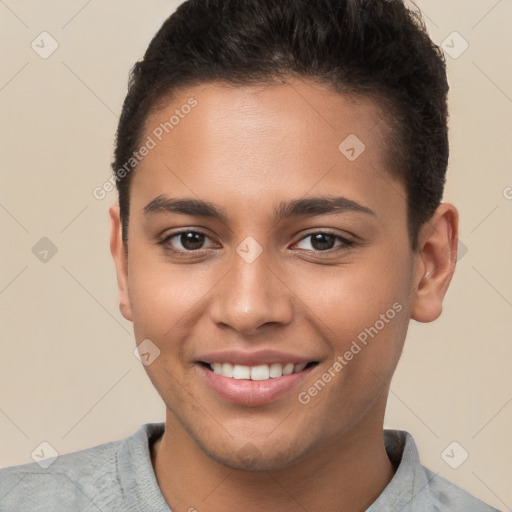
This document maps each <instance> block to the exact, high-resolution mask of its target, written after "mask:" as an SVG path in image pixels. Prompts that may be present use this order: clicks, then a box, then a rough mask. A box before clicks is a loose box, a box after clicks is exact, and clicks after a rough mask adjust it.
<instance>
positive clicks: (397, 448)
mask: <svg viewBox="0 0 512 512" xmlns="http://www.w3.org/2000/svg"><path fill="white" fill-rule="evenodd" d="M384 443H385V446H386V452H387V454H388V457H389V459H390V460H391V462H392V463H393V465H394V466H395V468H396V471H395V475H394V476H393V478H392V480H391V482H390V483H389V484H388V486H387V487H386V488H385V489H384V492H383V493H382V494H381V496H380V497H379V498H378V500H377V501H376V502H375V503H374V504H373V505H372V506H371V507H370V508H369V509H368V512H380V511H382V510H395V509H396V510H401V511H402V512H469V511H471V512H499V511H498V510H497V509H495V508H493V507H491V506H489V505H486V504H485V503H484V502H483V501H480V500H479V499H478V498H476V497H475V496H473V495H472V494H470V493H469V492H467V491H465V490H464V489H462V488H461V487H459V486H457V485H455V484H454V483H452V482H450V481H449V480H447V479H446V478H443V477H442V476H440V475H439V474H437V473H434V472H433V471H431V470H430V469H428V468H427V467H425V466H423V465H422V464H421V462H420V456H419V452H418V449H417V447H416V443H415V441H414V439H413V437H412V435H411V434H410V433H409V432H406V431H403V430H385V431H384Z"/></svg>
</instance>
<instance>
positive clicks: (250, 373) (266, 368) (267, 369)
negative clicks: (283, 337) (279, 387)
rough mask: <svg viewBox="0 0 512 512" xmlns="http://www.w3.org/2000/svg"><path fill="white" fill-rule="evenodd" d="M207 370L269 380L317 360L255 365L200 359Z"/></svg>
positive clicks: (288, 373) (240, 378)
mask: <svg viewBox="0 0 512 512" xmlns="http://www.w3.org/2000/svg"><path fill="white" fill-rule="evenodd" d="M200 364H201V365H203V366H204V367H205V368H207V369H208V370H210V371H212V372H213V373H215V374H217V375H222V376H223V377H228V378H231V379H236V380H269V379H276V378H279V377H283V376H286V375H291V374H294V373H300V372H302V371H303V370H306V369H308V368H311V367H313V366H316V365H317V364H318V361H311V362H309V363H300V364H293V363H287V364H281V363H272V364H260V365H257V366H244V365H241V364H231V363H207V362H204V361H200Z"/></svg>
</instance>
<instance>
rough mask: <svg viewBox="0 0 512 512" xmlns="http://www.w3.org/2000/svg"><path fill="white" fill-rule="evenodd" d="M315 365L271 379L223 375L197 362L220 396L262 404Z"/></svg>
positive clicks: (230, 399) (285, 390) (299, 380)
mask: <svg viewBox="0 0 512 512" xmlns="http://www.w3.org/2000/svg"><path fill="white" fill-rule="evenodd" d="M316 366H317V365H313V366H310V367H309V368H306V369H304V370H302V371H301V372H299V373H292V374H290V375H283V376H282V377H276V378H273V379H272V378H271V379H267V380H249V379H233V378H231V377H224V376H223V375H219V374H218V373H215V372H213V371H212V370H209V369H208V368H206V367H205V366H203V365H202V364H198V367H199V370H200V373H201V374H202V375H203V377H204V378H205V379H206V382H207V383H208V384H209V385H210V387H211V388H212V389H213V390H214V391H216V392H217V393H218V394H219V395H220V396H221V397H222V398H224V399H226V400H228V401H230V402H233V403H236V404H240V405H264V404H267V403H269V402H272V401H273V400H276V399H277V398H279V397H281V396H283V395H284V394H286V393H288V392H290V391H291V390H292V389H293V388H294V387H296V386H298V385H299V384H300V383H301V382H302V381H303V380H304V379H305V378H306V377H307V376H308V375H309V373H310V372H311V370H313V369H314V368H315V367H316Z"/></svg>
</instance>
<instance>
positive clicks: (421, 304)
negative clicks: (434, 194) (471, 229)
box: [411, 203, 459, 322]
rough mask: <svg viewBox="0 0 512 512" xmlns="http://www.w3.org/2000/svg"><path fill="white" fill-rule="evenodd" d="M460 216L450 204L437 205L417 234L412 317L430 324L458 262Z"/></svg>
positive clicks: (438, 312)
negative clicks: (429, 218)
mask: <svg viewBox="0 0 512 512" xmlns="http://www.w3.org/2000/svg"><path fill="white" fill-rule="evenodd" d="M458 226H459V213H458V211H457V209H456V208H455V206H453V205H452V204H450V203H442V204H441V205H439V206H438V208H437V210H436V211H435V213H434V215H433V216H432V218H431V220H430V221H429V222H427V223H425V224H424V225H423V226H422V227H421V229H420V232H419V234H418V249H417V252H416V254H415V268H414V288H413V290H412V308H411V318H412V319H413V320H416V321H418V322H432V321H433V320H435V319H436V318H438V317H439V315H440V314H441V312H442V309H443V299H444V296H445V294H446V291H447V290H448V286H449V284H450V281H451V280H452V276H453V273H454V272H455V265H456V262H457V242H458V234H459V233H458V229H459V228H458Z"/></svg>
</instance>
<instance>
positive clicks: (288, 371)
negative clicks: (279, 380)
mask: <svg viewBox="0 0 512 512" xmlns="http://www.w3.org/2000/svg"><path fill="white" fill-rule="evenodd" d="M291 373H293V363H288V364H287V365H285V366H284V368H283V375H290V374H291Z"/></svg>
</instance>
